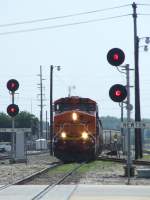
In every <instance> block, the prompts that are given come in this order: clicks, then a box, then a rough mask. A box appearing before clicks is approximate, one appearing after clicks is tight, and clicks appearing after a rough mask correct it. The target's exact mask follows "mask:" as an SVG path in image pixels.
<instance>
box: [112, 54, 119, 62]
mask: <svg viewBox="0 0 150 200" xmlns="http://www.w3.org/2000/svg"><path fill="white" fill-rule="evenodd" d="M113 59H114V60H115V61H117V60H119V55H118V54H117V53H115V54H114V55H113Z"/></svg>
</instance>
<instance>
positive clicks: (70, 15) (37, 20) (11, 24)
mask: <svg viewBox="0 0 150 200" xmlns="http://www.w3.org/2000/svg"><path fill="white" fill-rule="evenodd" d="M129 5H131V4H126V5H122V6H117V7H111V8H106V9H98V10H92V11H86V12H80V13H75V14H69V15H62V16H56V17H49V18H41V19H35V20H28V21H22V22H14V23H8V24H0V27H8V26H16V25H24V24H31V23H37V22H43V21H50V20H56V19H64V18H69V17H75V16H80V15H88V14H92V13H98V12H104V11H108V10H114V9H118V8H123V7H126V6H129Z"/></svg>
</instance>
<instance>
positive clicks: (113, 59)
mask: <svg viewBox="0 0 150 200" xmlns="http://www.w3.org/2000/svg"><path fill="white" fill-rule="evenodd" d="M107 60H108V62H109V64H111V65H113V66H116V67H118V66H120V65H121V64H122V63H123V62H124V60H125V54H124V52H123V51H122V50H121V49H119V48H113V49H110V50H109V51H108V53H107ZM121 67H123V68H124V70H126V78H127V85H126V86H123V85H121V84H115V85H113V86H112V87H111V88H110V90H109V96H110V98H111V99H112V100H113V101H115V102H123V101H124V100H125V98H126V97H127V101H126V104H127V106H126V108H127V121H128V122H129V121H130V110H131V109H130V85H129V70H130V69H129V65H128V64H127V65H125V66H121ZM117 69H118V68H117ZM118 71H119V70H118ZM122 73H123V72H122ZM127 131H128V132H127V144H128V145H127V146H128V150H127V166H126V168H125V172H127V174H128V184H130V175H131V172H132V168H133V167H132V161H131V154H130V128H128V130H127Z"/></svg>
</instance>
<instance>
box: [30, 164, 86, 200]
mask: <svg viewBox="0 0 150 200" xmlns="http://www.w3.org/2000/svg"><path fill="white" fill-rule="evenodd" d="M85 163H86V162H84V163H80V164H78V166H76V167H75V168H74V169H72V170H70V171H69V172H67V173H66V174H65V175H64V176H63V177H61V178H60V179H59V180H57V181H56V182H55V183H54V184H52V185H51V184H50V185H48V186H47V187H46V188H44V189H43V190H42V191H40V192H39V193H38V194H37V195H36V196H34V197H33V198H32V200H39V199H41V198H42V197H43V196H44V195H46V194H47V192H49V191H50V190H52V189H53V188H54V187H55V186H56V185H59V184H62V183H63V182H64V181H65V180H66V179H67V178H68V177H70V176H71V175H72V174H73V173H74V172H76V171H77V170H78V169H79V168H80V167H82V166H83V165H84V164H85Z"/></svg>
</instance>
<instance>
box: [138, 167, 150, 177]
mask: <svg viewBox="0 0 150 200" xmlns="http://www.w3.org/2000/svg"><path fill="white" fill-rule="evenodd" d="M136 171H137V177H138V178H150V168H143V169H137V170H136Z"/></svg>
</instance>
